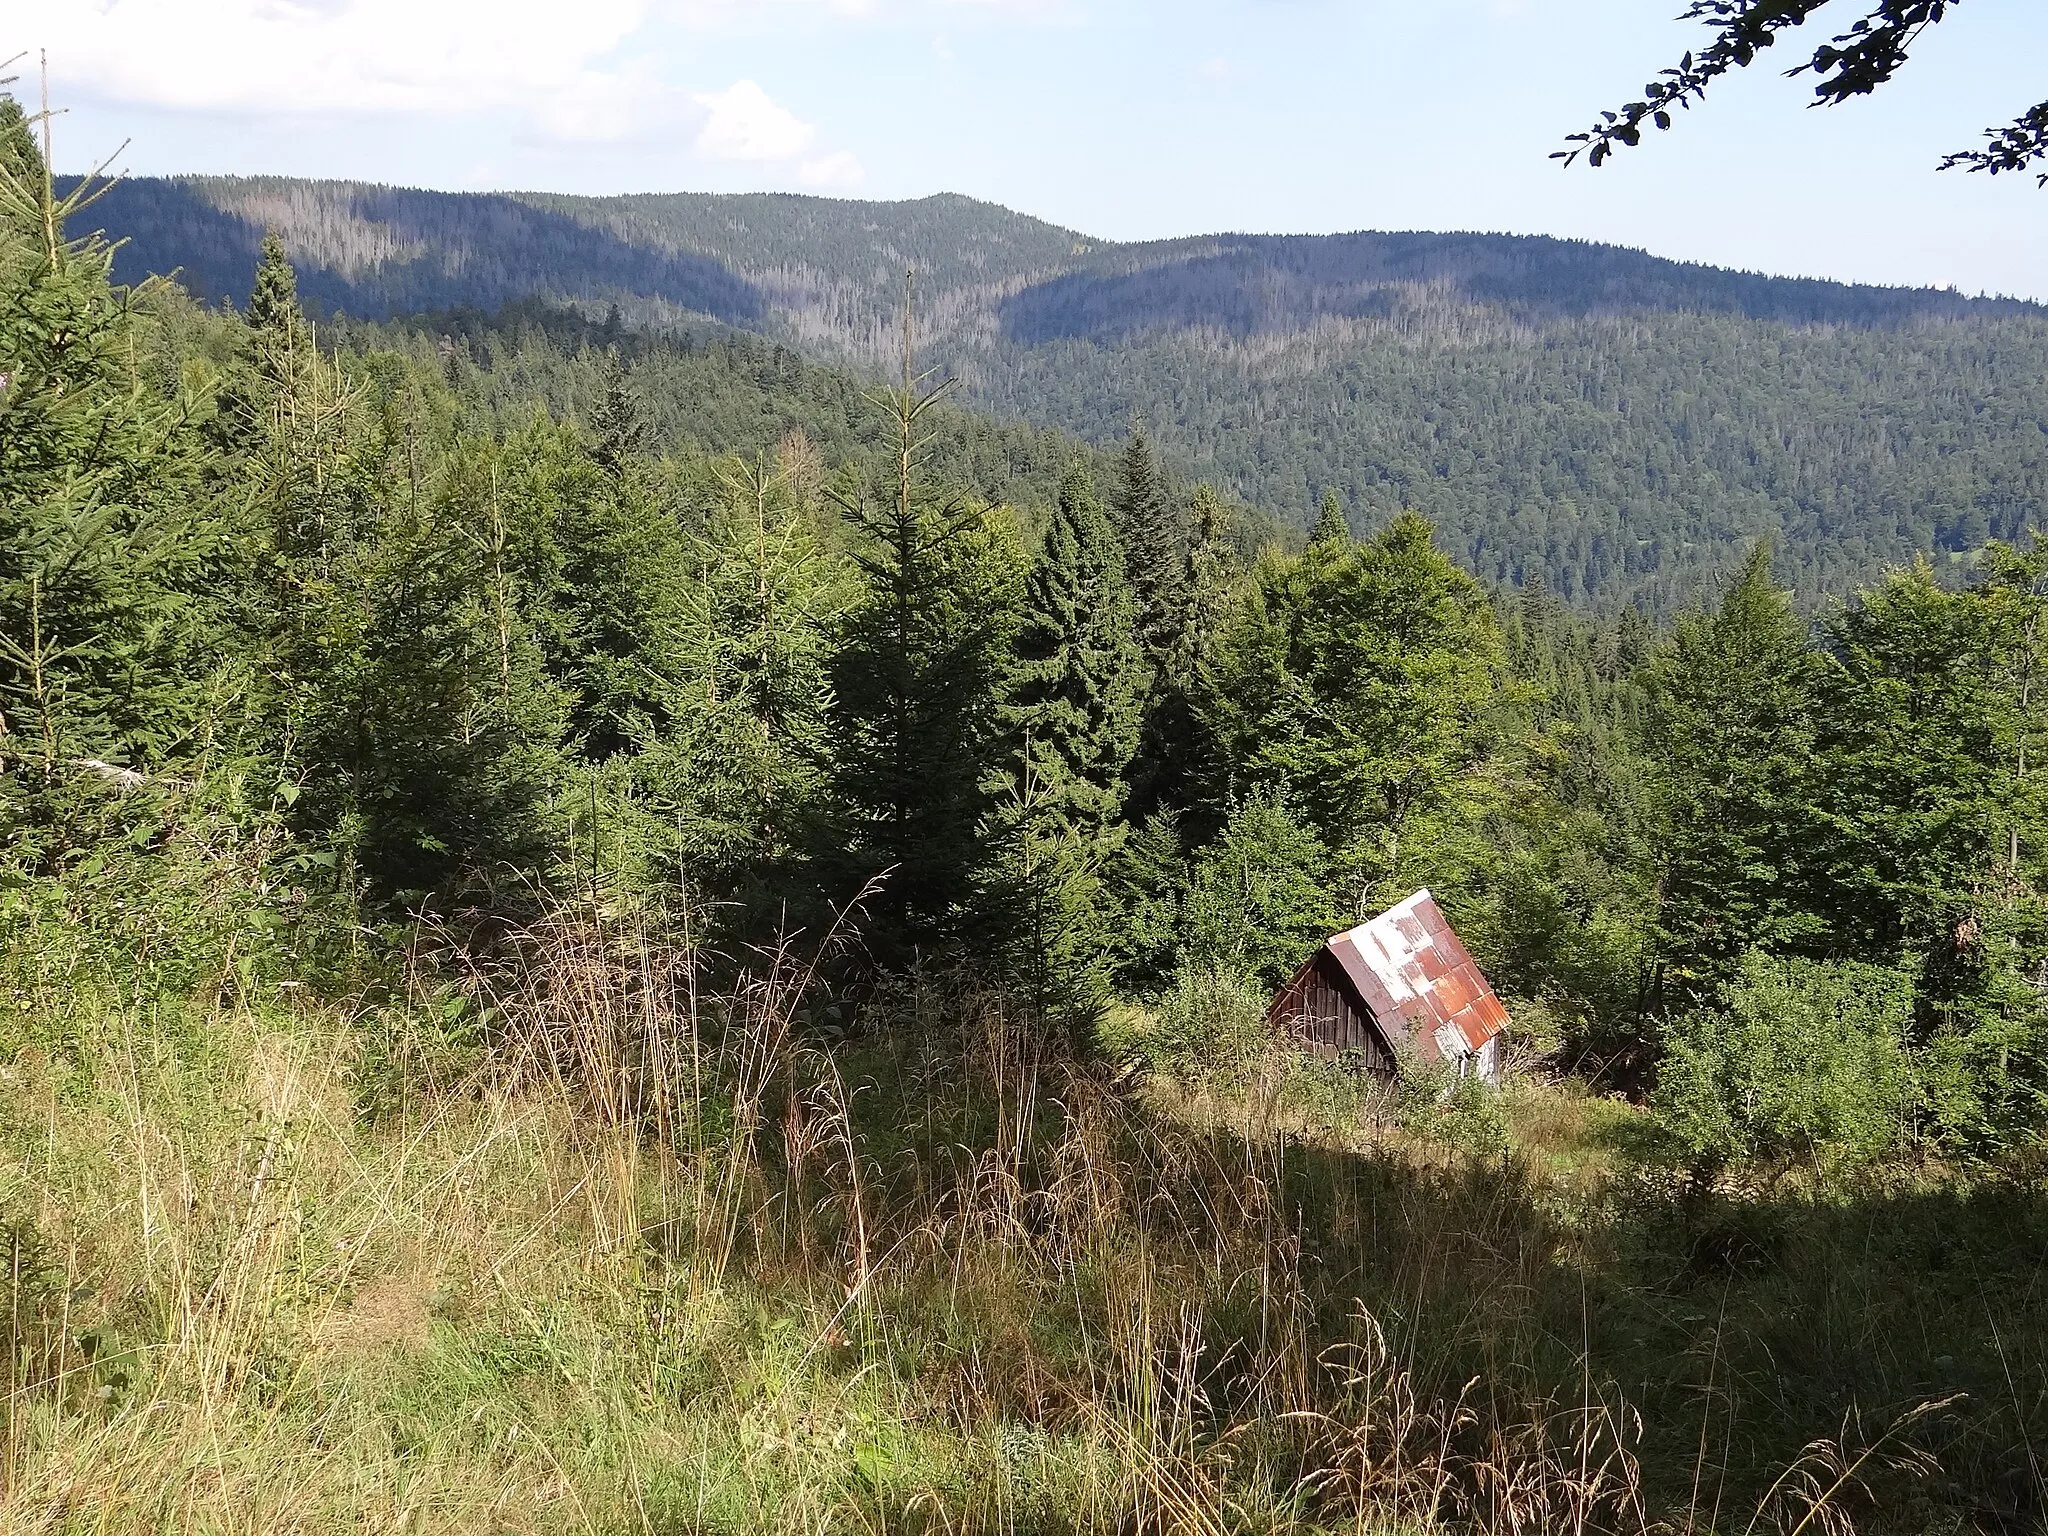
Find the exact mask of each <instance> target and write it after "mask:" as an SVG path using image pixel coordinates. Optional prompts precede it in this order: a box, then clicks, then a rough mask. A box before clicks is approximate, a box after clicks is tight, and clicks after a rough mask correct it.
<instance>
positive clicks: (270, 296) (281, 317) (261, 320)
mask: <svg viewBox="0 0 2048 1536" xmlns="http://www.w3.org/2000/svg"><path fill="white" fill-rule="evenodd" d="M243 319H244V320H246V321H247V322H248V324H249V326H250V328H251V329H252V330H257V331H268V332H271V333H272V334H275V335H287V334H290V333H292V332H294V331H296V330H298V329H299V328H300V327H302V326H303V325H304V324H305V323H306V317H305V315H304V314H303V312H301V310H300V308H299V279H298V273H297V272H296V271H294V270H293V268H292V263H291V258H290V257H289V256H288V255H286V254H285V248H284V241H282V240H280V239H279V238H278V236H277V232H276V231H275V230H270V231H268V232H266V233H265V234H264V236H263V252H262V255H261V257H260V258H259V259H258V261H257V263H256V284H255V287H254V288H252V289H251V290H250V293H249V307H248V308H247V309H246V310H244V311H243Z"/></svg>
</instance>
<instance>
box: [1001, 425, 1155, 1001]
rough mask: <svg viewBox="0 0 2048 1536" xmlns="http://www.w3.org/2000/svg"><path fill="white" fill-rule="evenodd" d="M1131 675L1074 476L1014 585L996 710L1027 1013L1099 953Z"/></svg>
mask: <svg viewBox="0 0 2048 1536" xmlns="http://www.w3.org/2000/svg"><path fill="white" fill-rule="evenodd" d="M1145 670H1146V669H1145V662H1144V658H1143V657H1142V656H1141V655H1140V654H1139V651H1138V646H1137V642H1136V639H1135V637H1134V636H1133V633H1132V603H1131V596H1130V591H1129V589H1128V587H1127V586H1126V584H1125V579H1124V570H1123V559H1122V551H1121V550H1120V548H1119V546H1118V542H1117V538H1116V534H1115V532H1114V530H1113V529H1112V528H1111V526H1110V523H1109V519H1108V517H1107V516H1106V515H1105V513H1104V512H1103V509H1102V505H1101V503H1100V502H1099V501H1098V500H1097V499H1096V496H1095V487H1094V485H1093V484H1092V483H1091V481H1090V480H1089V478H1088V475H1087V472H1086V470H1085V469H1083V468H1082V467H1081V466H1079V465H1075V466H1073V467H1072V468H1070V469H1069V470H1068V472H1067V475H1066V477H1065V479H1064V480H1063V481H1062V483H1061V485H1060V493H1059V498H1058V501H1057V503H1056V504H1055V506H1054V510H1053V516H1052V521H1051V523H1050V524H1049V525H1048V527H1047V528H1046V532H1045V540H1044V544H1043V546H1042V548H1041V549H1040V550H1039V553H1038V558H1037V559H1036V560H1035V561H1034V562H1033V564H1032V567H1031V572H1030V575H1029V576H1028V577H1027V579H1026V581H1025V586H1024V601H1023V604H1022V609H1021V613H1020V618H1019V623H1018V628H1017V635H1016V640H1015V661H1014V663H1013V666H1012V670H1011V674H1010V677H1009V680H1008V684H1007V687H1006V689H1005V701H1004V702H1005V707H1004V711H1003V713H1004V719H1005V723H1006V724H1007V726H1008V729H1009V731H1010V732H1011V735H1012V741H1013V746H1012V750H1013V752H1014V753H1015V761H1014V764H1013V766H1012V769H1011V774H1010V778H1011V783H1010V791H1009V795H1008V797H1007V800H1006V802H1005V815H1004V817H1003V830H1004V836H1005V841H1006V844H1007V848H1008V852H1009V855H1010V857H1009V869H1010V872H1011V875H1012V878H1013V880H1014V883H1015V886H1016V891H1015V895H1016V897H1017V898H1019V900H1020V913H1021V916H1022V918H1023V929H1024V938H1025V941H1026V947H1027V957H1026V958H1027V961H1028V969H1029V973H1030V974H1031V976H1032V977H1033V978H1034V979H1035V981H1036V984H1037V990H1038V993H1039V1001H1040V1005H1041V1006H1045V1005H1047V1004H1049V1003H1051V1002H1054V1001H1056V1000H1072V999H1077V998H1079V999H1085V998H1086V997H1087V996H1088V994H1089V992H1090V991H1091V989H1092V986H1093V983H1094V981H1095V979H1096V978H1097V977H1098V976H1099V974H1100V973H1101V972H1102V971H1103V969H1104V967H1105V961H1106V956H1107V952H1108V951H1109V950H1110V948H1111V944H1110V935H1109V932H1108V928H1109V926H1110V925H1109V924H1108V923H1107V921H1106V919H1107V917H1108V912H1107V909H1106V906H1105V903H1104V901H1103V896H1102V889H1103V868H1104V865H1105V863H1106V862H1107V861H1108V859H1109V858H1110V856H1111V855H1112V854H1113V852H1114V851H1115V849H1116V846H1117V843H1118V841H1119V835H1120V833H1121V830H1122V828H1121V824H1120V816H1121V812H1122V808H1123V802H1124V797H1125V782H1124V776H1125V772H1126V769H1127V768H1128V767H1129V764H1130V759H1131V753H1132V751H1133V749H1134V748H1135V746H1136V744H1137V727H1138V703H1139V699H1140V696H1141V693H1142V690H1143V687H1144V682H1145Z"/></svg>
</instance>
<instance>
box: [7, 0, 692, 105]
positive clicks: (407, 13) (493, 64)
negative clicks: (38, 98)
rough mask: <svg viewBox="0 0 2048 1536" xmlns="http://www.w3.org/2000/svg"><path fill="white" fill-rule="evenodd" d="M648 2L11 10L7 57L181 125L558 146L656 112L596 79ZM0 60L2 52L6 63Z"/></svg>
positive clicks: (636, 88)
mask: <svg viewBox="0 0 2048 1536" xmlns="http://www.w3.org/2000/svg"><path fill="white" fill-rule="evenodd" d="M647 8H648V0H579V4H578V5H577V6H576V8H575V12H574V15H573V17H571V16H565V15H564V13H563V11H562V9H561V7H560V6H559V5H557V4H556V3H554V0H175V3H172V0H12V4H11V5H10V6H9V10H10V11H11V13H12V14H11V15H10V16H9V18H8V22H9V25H8V27H7V34H8V41H9V42H10V43H13V44H15V45H16V46H21V45H26V46H28V47H31V48H42V49H47V50H48V52H49V55H50V64H51V72H52V74H53V76H55V77H56V78H57V79H58V80H59V82H60V83H61V82H64V81H76V82H79V83H80V84H82V85H85V86H87V87H88V88H89V89H90V90H91V91H92V92H93V93H94V94H96V95H101V96H106V97H110V98H112V99H114V100H118V101H127V102H135V103H140V104H144V105H149V106H157V107H169V108H173V109H183V110H188V111H244V112H306V113H330V112H345V113H424V114H434V115H458V114H462V113H468V112H475V111H479V110H490V109H507V108H509V109H512V110H516V111H518V112H521V113H522V114H524V115H526V116H528V117H529V118H530V119H531V120H532V121H533V122H534V123H535V125H536V126H537V127H539V128H540V129H542V130H543V131H544V132H546V133H548V134H550V135H553V136H557V137H561V138H568V139H590V138H599V139H607V138H618V137H623V136H626V135H629V134H631V133H634V132H637V131H644V130H645V129H646V128H648V127H649V126H651V125H652V119H654V118H656V117H658V116H660V115H661V114H662V113H663V112H665V111H666V110H667V108H666V103H665V102H664V101H663V99H662V98H663V94H664V93H663V92H662V91H661V90H660V89H659V88H658V86H657V85H656V83H655V82H654V81H653V79H652V78H651V77H650V76H649V75H647V74H646V73H645V72H643V71H640V70H637V69H634V68H632V67H620V66H618V65H615V64H611V63H608V62H607V60H608V59H609V58H610V56H611V54H612V53H613V52H614V50H616V49H617V48H618V46H619V45H620V44H621V43H623V42H624V41H625V40H626V39H627V38H629V37H630V36H632V34H633V33H634V32H635V31H637V30H638V29H639V27H640V26H641V24H642V22H643V21H645V19H646V16H647ZM9 51H12V49H10V50H9Z"/></svg>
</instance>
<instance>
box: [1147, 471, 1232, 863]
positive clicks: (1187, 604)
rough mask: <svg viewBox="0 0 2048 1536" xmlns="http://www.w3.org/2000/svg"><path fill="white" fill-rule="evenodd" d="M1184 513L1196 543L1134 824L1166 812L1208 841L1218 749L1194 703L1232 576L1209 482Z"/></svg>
mask: <svg viewBox="0 0 2048 1536" xmlns="http://www.w3.org/2000/svg"><path fill="white" fill-rule="evenodd" d="M1189 511H1190V518H1189V521H1190V523H1191V525H1192V534H1193V537H1192V538H1190V539H1189V540H1188V542H1187V545H1186V547H1185V549H1184V551H1183V553H1182V563H1181V576H1180V581H1179V582H1178V584H1177V587H1176V592H1175V597H1176V603H1175V609H1174V612H1173V614H1172V628H1171V631H1170V638H1169V640H1168V643H1167V645H1166V647H1165V649H1164V654H1163V656H1162V657H1161V658H1160V660H1159V663H1158V669H1157V674H1156V677H1155V679H1154V683H1153V687H1152V689H1151V691H1150V692H1149V693H1148V694H1147V696H1146V700H1145V711H1144V717H1143V722H1142V726H1141V730H1140V736H1139V747H1138V753H1137V756H1136V758H1135V759H1134V760H1133V763H1132V767H1131V799H1130V804H1131V810H1132V814H1133V818H1134V820H1136V821H1142V820H1144V819H1145V818H1147V817H1149V816H1151V815H1153V814H1155V813H1156V812H1159V811H1162V810H1163V811H1166V812H1168V813H1170V814H1171V815H1172V816H1173V817H1175V818H1177V822H1176V824H1177V825H1179V826H1181V827H1183V829H1184V830H1186V831H1187V832H1189V833H1190V834H1192V835H1193V836H1194V837H1195V838H1196V840H1197V841H1206V840H1207V838H1208V837H1209V836H1212V835H1214V834H1215V833H1216V832H1217V831H1219V830H1220V829H1221V827H1222V815H1223V807H1222V806H1220V805H1213V806H1204V805H1203V804H1202V803H1201V793H1200V786H1201V785H1202V784H1204V783H1205V782H1208V783H1212V784H1213V783H1217V782H1220V781H1221V779H1222V778H1223V777H1224V775H1222V774H1220V773H1219V772H1218V771H1217V763H1216V761H1215V758H1216V747H1217V744H1216V742H1215V741H1214V739H1213V738H1212V737H1211V735H1210V733H1209V732H1208V730H1207V729H1206V727H1205V725H1204V722H1203V720H1202V717H1201V714H1200V712H1199V710H1198V709H1197V707H1196V701H1197V700H1198V698H1199V697H1200V696H1201V694H1202V691H1203V690H1204V689H1205V688H1206V687H1207V686H1208V683H1209V681H1211V680H1212V679H1211V678H1210V670H1211V667H1212V664H1213V661H1214V657H1215V654H1216V646H1217V644H1218V642H1219V641H1220V639H1221V637H1222V635H1223V633H1224V630H1225V628H1226V626H1227V625H1228V623H1229V617H1230V607H1231V603H1232V601H1233V597H1234V579H1235V574H1236V572H1235V569H1234V560H1233V556H1232V553H1231V549H1230V543H1229V538H1228V526H1227V524H1228V513H1227V512H1226V511H1225V509H1224V506H1223V499H1222V498H1221V497H1220V496H1218V495H1217V494H1216V488H1215V487H1214V486H1212V485H1210V484H1209V483H1208V482H1207V481H1203V482H1202V483H1200V484H1199V485H1197V486H1196V487H1195V491H1194V496H1193V498H1192V500H1191V505H1190V508H1189Z"/></svg>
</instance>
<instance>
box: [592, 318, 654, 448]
mask: <svg viewBox="0 0 2048 1536" xmlns="http://www.w3.org/2000/svg"><path fill="white" fill-rule="evenodd" d="M613 313H614V314H616V313H617V311H616V310H614V311H613ZM626 377H627V376H626V370H625V367H624V365H623V364H621V363H620V361H619V355H618V353H617V352H616V351H613V352H610V353H608V354H607V355H606V358H605V369H604V393H603V394H602V395H601V396H600V397H599V399H598V402H597V406H596V408H595V409H594V410H592V411H591V413H590V436H591V446H590V456H591V458H592V459H593V460H594V461H596V463H597V465H598V467H599V468H600V469H602V470H603V471H604V472H605V473H606V474H607V475H609V476H611V478H612V479H614V480H620V479H623V478H624V477H625V474H626V469H627V466H628V465H630V464H631V463H632V461H633V460H634V459H636V458H637V457H639V456H640V455H641V454H643V453H645V452H646V451H647V427H646V424H645V423H644V422H642V421H641V419H640V410H639V407H638V406H636V405H635V404H634V403H633V396H632V394H631V392H630V391H629V390H628V389H627V387H626Z"/></svg>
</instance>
